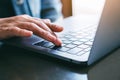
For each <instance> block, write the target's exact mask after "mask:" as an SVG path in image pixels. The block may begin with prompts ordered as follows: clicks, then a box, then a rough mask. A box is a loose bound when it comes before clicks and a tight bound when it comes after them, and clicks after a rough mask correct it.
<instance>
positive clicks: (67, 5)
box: [62, 0, 105, 17]
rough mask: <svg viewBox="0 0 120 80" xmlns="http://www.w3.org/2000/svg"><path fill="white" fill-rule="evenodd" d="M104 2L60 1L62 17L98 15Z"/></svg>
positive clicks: (83, 0) (87, 0)
mask: <svg viewBox="0 0 120 80" xmlns="http://www.w3.org/2000/svg"><path fill="white" fill-rule="evenodd" d="M104 2H105V0H62V4H63V10H62V12H63V15H64V17H69V16H76V15H81V14H95V15H96V14H97V15H99V14H100V13H101V11H102V8H103V6H104Z"/></svg>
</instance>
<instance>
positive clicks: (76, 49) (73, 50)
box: [67, 47, 82, 54]
mask: <svg viewBox="0 0 120 80" xmlns="http://www.w3.org/2000/svg"><path fill="white" fill-rule="evenodd" d="M80 51H82V49H81V48H77V47H75V48H73V49H70V50H69V51H67V52H68V53H70V54H77V53H78V52H80Z"/></svg>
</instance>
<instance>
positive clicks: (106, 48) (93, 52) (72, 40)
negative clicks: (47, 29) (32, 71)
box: [4, 0, 120, 65]
mask: <svg viewBox="0 0 120 80" xmlns="http://www.w3.org/2000/svg"><path fill="white" fill-rule="evenodd" d="M119 3H120V0H106V3H105V5H104V8H103V12H102V14H101V17H100V21H99V23H97V20H96V19H94V16H80V17H70V18H67V19H65V20H63V21H62V22H60V23H59V24H61V25H63V26H64V28H65V29H64V31H63V32H62V33H59V34H58V36H59V37H60V38H61V40H62V41H63V44H62V46H61V47H57V46H55V45H54V44H52V43H50V42H48V41H46V40H44V39H42V38H40V37H38V36H35V35H33V36H32V37H29V38H28V37H27V38H26V37H22V38H21V37H16V38H11V39H7V40H4V43H6V44H10V45H14V46H18V47H21V48H25V49H28V50H32V51H34V52H37V53H38V54H39V53H40V54H42V55H48V56H52V57H55V58H58V59H62V60H63V61H64V60H65V61H68V62H72V63H76V64H81V65H91V64H93V63H95V62H96V61H98V60H100V59H101V58H103V57H104V56H105V55H107V54H109V53H111V51H113V50H115V49H117V48H119V47H120V6H119Z"/></svg>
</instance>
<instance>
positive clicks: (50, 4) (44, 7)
mask: <svg viewBox="0 0 120 80" xmlns="http://www.w3.org/2000/svg"><path fill="white" fill-rule="evenodd" d="M61 6H62V5H61V2H60V0H41V18H44V19H45V18H49V19H50V20H51V21H52V22H53V21H55V20H57V19H58V18H59V17H60V16H62V13H61Z"/></svg>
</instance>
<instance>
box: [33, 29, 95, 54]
mask: <svg viewBox="0 0 120 80" xmlns="http://www.w3.org/2000/svg"><path fill="white" fill-rule="evenodd" d="M95 31H96V27H86V29H83V31H82V30H79V32H78V31H69V32H66V33H63V34H62V35H60V36H59V37H60V39H61V40H62V46H60V47H58V46H55V45H54V44H53V43H51V42H48V41H46V40H43V41H41V42H37V43H35V44H34V45H36V46H42V47H45V48H50V49H54V50H58V51H61V52H66V53H68V54H72V55H77V56H81V55H82V54H84V53H87V52H90V50H91V47H92V43H93V39H94V36H95V35H94V34H95Z"/></svg>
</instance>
